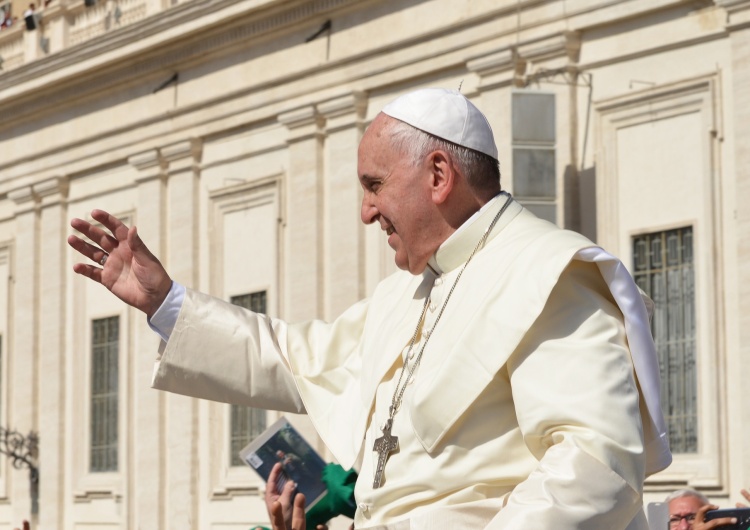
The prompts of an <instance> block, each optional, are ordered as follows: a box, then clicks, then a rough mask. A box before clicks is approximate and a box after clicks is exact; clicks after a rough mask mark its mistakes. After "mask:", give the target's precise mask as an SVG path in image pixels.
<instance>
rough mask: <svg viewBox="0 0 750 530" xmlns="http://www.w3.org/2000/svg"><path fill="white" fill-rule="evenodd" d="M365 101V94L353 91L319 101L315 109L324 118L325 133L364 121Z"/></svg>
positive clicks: (366, 100)
mask: <svg viewBox="0 0 750 530" xmlns="http://www.w3.org/2000/svg"><path fill="white" fill-rule="evenodd" d="M367 102H368V99H367V94H365V93H364V92H360V91H355V92H352V93H351V94H347V95H345V96H342V97H340V98H336V99H331V100H328V101H324V102H323V103H319V104H318V105H317V109H318V112H319V113H320V114H321V115H322V116H323V117H324V118H325V128H326V133H327V134H331V133H332V132H336V131H339V130H342V129H348V128H351V127H354V126H357V125H361V124H362V123H364V119H365V113H366V112H367Z"/></svg>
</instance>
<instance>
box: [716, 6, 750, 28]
mask: <svg viewBox="0 0 750 530" xmlns="http://www.w3.org/2000/svg"><path fill="white" fill-rule="evenodd" d="M716 5H717V6H718V7H721V8H723V9H725V10H726V12H727V24H726V27H727V29H728V30H729V31H733V30H738V29H743V28H746V27H748V26H750V0H716Z"/></svg>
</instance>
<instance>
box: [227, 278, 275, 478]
mask: <svg viewBox="0 0 750 530" xmlns="http://www.w3.org/2000/svg"><path fill="white" fill-rule="evenodd" d="M230 302H232V303H233V304H234V305H238V306H240V307H244V308H245V309H249V310H250V311H254V312H256V313H263V314H265V312H266V291H259V292H257V293H250V294H242V295H238V296H233V297H232V298H231V299H230ZM230 415H231V416H230V419H229V420H230V421H229V432H230V436H229V454H230V455H231V464H232V465H233V466H241V465H244V462H243V461H242V459H241V458H240V456H239V452H240V450H242V448H243V447H245V446H246V445H247V444H249V443H250V441H252V440H253V438H255V437H256V436H258V435H259V434H260V433H262V432H263V431H265V430H266V411H265V410H261V409H255V408H252V407H242V406H240V405H232V406H231V412H230Z"/></svg>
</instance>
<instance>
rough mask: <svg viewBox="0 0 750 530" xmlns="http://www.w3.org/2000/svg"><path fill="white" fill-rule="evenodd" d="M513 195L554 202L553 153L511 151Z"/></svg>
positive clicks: (523, 150) (536, 150)
mask: <svg viewBox="0 0 750 530" xmlns="http://www.w3.org/2000/svg"><path fill="white" fill-rule="evenodd" d="M513 194H514V195H515V196H516V197H538V198H545V199H552V200H554V199H555V198H556V195H557V191H556V184H555V151H554V150H552V149H526V148H516V149H513Z"/></svg>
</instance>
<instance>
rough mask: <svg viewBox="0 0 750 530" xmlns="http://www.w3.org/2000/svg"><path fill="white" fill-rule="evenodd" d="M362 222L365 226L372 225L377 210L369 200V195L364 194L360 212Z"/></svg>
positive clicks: (376, 215)
mask: <svg viewBox="0 0 750 530" xmlns="http://www.w3.org/2000/svg"><path fill="white" fill-rule="evenodd" d="M360 216H361V217H362V222H363V223H364V224H366V225H369V224H372V223H374V222H375V220H376V219H377V218H378V209H377V208H376V207H375V205H374V204H373V203H372V201H371V200H370V194H369V193H367V192H365V194H364V196H363V197H362V209H361V211H360Z"/></svg>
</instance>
